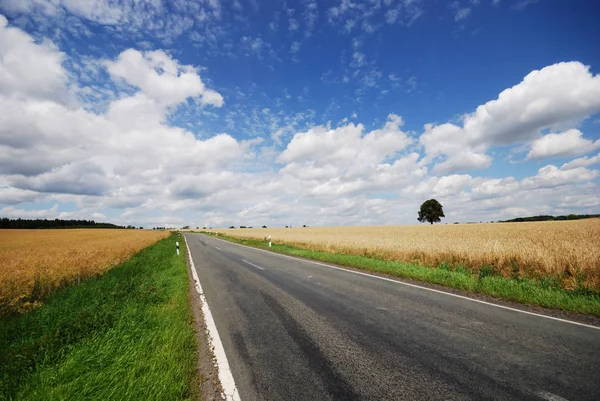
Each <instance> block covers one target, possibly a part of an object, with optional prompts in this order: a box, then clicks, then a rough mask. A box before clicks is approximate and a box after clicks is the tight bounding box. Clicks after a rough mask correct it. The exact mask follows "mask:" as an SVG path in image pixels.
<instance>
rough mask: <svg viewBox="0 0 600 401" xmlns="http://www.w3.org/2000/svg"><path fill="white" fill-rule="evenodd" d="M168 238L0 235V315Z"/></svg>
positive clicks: (99, 233) (71, 232) (87, 232)
mask: <svg viewBox="0 0 600 401" xmlns="http://www.w3.org/2000/svg"><path fill="white" fill-rule="evenodd" d="M168 235H169V232H166V231H149V230H126V229H121V230H119V229H58V230H0V312H1V311H2V310H5V311H6V310H13V309H20V310H26V309H28V308H31V307H33V306H35V305H36V304H38V303H39V299H40V298H41V297H43V296H45V295H47V294H48V293H50V292H51V291H52V290H54V289H56V288H60V287H62V286H64V285H65V284H68V283H71V282H76V281H78V280H81V279H84V278H87V277H90V276H93V275H96V274H101V273H103V272H104V271H106V270H108V269H110V268H111V267H113V266H115V265H117V264H118V263H120V262H123V261H125V260H126V259H128V258H130V257H131V256H133V255H134V254H135V253H137V252H138V251H140V250H141V249H143V248H145V247H147V246H149V245H151V244H154V243H155V242H157V241H158V240H160V239H162V238H165V237H167V236H168Z"/></svg>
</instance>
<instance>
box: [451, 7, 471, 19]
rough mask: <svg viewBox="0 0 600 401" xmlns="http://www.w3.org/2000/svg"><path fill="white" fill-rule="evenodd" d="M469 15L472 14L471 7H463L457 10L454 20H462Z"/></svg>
mask: <svg viewBox="0 0 600 401" xmlns="http://www.w3.org/2000/svg"><path fill="white" fill-rule="evenodd" d="M469 15H471V9H470V8H469V7H465V8H461V9H460V10H457V11H456V14H455V15H454V20H455V21H462V20H464V19H465V18H467V17H468V16H469Z"/></svg>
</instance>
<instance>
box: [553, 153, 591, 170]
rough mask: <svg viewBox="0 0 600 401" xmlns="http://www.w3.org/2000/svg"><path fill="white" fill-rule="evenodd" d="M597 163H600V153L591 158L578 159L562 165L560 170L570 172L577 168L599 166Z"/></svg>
mask: <svg viewBox="0 0 600 401" xmlns="http://www.w3.org/2000/svg"><path fill="white" fill-rule="evenodd" d="M599 163H600V153H598V154H597V155H596V156H592V157H581V158H579V159H575V160H571V161H570V162H568V163H565V164H563V165H562V167H561V169H562V170H570V169H572V168H577V167H588V166H593V165H594V164H599Z"/></svg>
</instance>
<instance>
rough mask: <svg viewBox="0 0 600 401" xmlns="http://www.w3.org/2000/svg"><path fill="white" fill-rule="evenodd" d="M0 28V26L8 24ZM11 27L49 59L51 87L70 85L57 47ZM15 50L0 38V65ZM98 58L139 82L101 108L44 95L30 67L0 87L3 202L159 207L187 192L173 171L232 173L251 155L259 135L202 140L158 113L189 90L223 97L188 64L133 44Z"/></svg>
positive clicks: (217, 99) (35, 56)
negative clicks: (62, 199) (66, 199)
mask: <svg viewBox="0 0 600 401" xmlns="http://www.w3.org/2000/svg"><path fill="white" fill-rule="evenodd" d="M0 29H3V30H4V31H5V30H6V26H3V27H2V28H0ZM10 29H13V28H10ZM4 31H3V32H4ZM15 32H16V33H17V34H16V35H15ZM9 34H10V35H12V36H11V37H12V38H16V39H17V40H18V41H19V42H18V43H21V44H24V46H23V47H24V48H25V49H26V51H27V52H28V53H27V57H28V58H30V59H31V60H48V63H47V64H48V67H49V68H48V69H47V70H46V71H42V72H41V73H40V74H45V75H42V76H43V77H44V79H45V80H47V81H48V82H49V83H53V84H52V85H53V86H52V88H53V90H56V91H58V92H60V91H62V92H64V93H69V87H68V86H67V82H68V79H66V78H65V77H66V76H67V73H66V72H65V70H64V69H63V68H62V65H61V63H60V62H61V60H62V57H63V55H62V53H60V52H59V51H58V50H57V49H56V48H54V47H52V46H49V45H48V44H47V43H41V44H35V43H34V42H33V40H32V39H31V38H30V37H29V36H28V35H26V34H24V33H22V32H21V31H19V30H16V29H15V31H13V32H10V33H9ZM0 37H4V35H0ZM21 54H23V48H18V47H15V46H11V45H9V46H2V47H0V71H7V70H8V69H9V68H11V62H12V60H15V59H19V58H20V56H21ZM104 65H105V66H106V68H107V70H108V71H109V72H110V74H111V76H112V77H114V78H119V79H123V80H124V81H125V82H126V83H128V84H129V85H133V86H134V87H136V88H139V91H138V92H137V93H134V94H132V95H126V96H124V97H122V98H120V99H117V100H114V101H112V102H111V103H110V105H109V108H108V110H107V112H106V113H104V114H95V113H92V112H89V111H87V110H85V109H83V108H82V107H81V106H79V105H77V104H68V105H67V104H63V103H62V102H60V99H53V98H52V97H51V96H47V95H48V94H47V92H46V90H45V88H44V87H43V84H40V86H41V87H42V88H41V90H40V91H39V92H38V91H36V88H35V86H34V85H32V82H33V83H34V84H37V81H36V80H37V79H38V77H37V76H35V74H34V75H33V76H25V77H23V79H22V80H19V81H15V82H12V83H11V85H12V86H10V91H6V90H4V91H2V92H0V108H2V110H3V113H0V149H2V151H1V152H0V174H2V176H1V177H2V181H3V182H5V183H6V184H3V188H2V191H1V198H0V199H1V200H0V201H1V202H4V204H14V203H15V202H17V201H19V202H24V201H33V200H35V199H36V198H38V197H40V195H39V194H40V193H47V194H65V195H62V196H71V197H72V200H73V201H75V202H77V203H78V204H81V205H83V204H84V203H86V204H89V205H94V207H96V208H102V207H137V208H142V209H143V208H144V206H143V205H153V206H154V207H155V208H160V207H162V206H163V205H164V204H165V203H166V204H168V203H169V200H172V199H173V198H177V197H179V196H186V191H185V188H183V187H182V186H181V185H182V184H181V182H180V181H177V180H175V179H174V178H175V177H178V176H183V177H194V176H197V177H198V182H202V183H206V177H214V178H213V179H214V180H216V181H223V180H228V179H233V178H234V177H235V176H234V175H232V174H229V175H228V174H227V173H226V172H227V171H228V170H229V169H232V168H233V165H234V163H235V162H237V161H238V160H240V159H241V158H242V156H243V155H244V154H250V152H249V151H250V148H251V147H252V146H256V144H257V141H254V142H252V141H246V142H238V141H237V140H235V139H234V138H233V137H231V136H230V135H228V134H224V133H223V134H219V135H215V136H212V137H208V138H207V139H204V140H200V139H197V138H196V137H195V136H194V135H193V134H192V133H190V132H188V131H186V130H184V129H181V128H177V127H170V126H167V125H166V124H165V123H164V122H163V121H164V120H165V117H166V115H167V113H168V112H169V110H170V109H169V107H168V106H172V105H175V104H178V103H179V102H182V101H185V100H186V99H187V98H190V97H191V98H194V99H196V101H197V102H199V103H201V104H212V105H215V106H220V105H221V104H222V102H223V99H222V96H221V95H220V94H218V93H217V92H216V91H214V90H211V89H208V88H206V86H205V85H204V83H203V82H202V81H201V79H200V76H199V75H198V72H197V70H196V69H195V68H193V67H191V66H186V65H181V64H179V63H178V62H177V61H176V60H174V59H172V58H171V57H170V56H169V55H167V54H166V53H164V52H161V51H156V52H146V53H142V52H138V51H136V50H131V49H130V50H126V51H124V52H122V53H121V54H120V55H119V57H118V58H117V59H116V60H111V61H106V62H105V63H104ZM23 68H26V66H25V67H23ZM8 71H10V70H8ZM3 79H4V78H3ZM2 82H3V83H4V82H6V80H3V81H2ZM6 87H8V85H7V86H4V85H2V88H6ZM212 172H214V174H211V173H212ZM201 179H204V181H201ZM220 184H221V183H220ZM177 185H179V187H178V186H177ZM206 185H207V186H208V184H206ZM170 188H171V189H170ZM52 196H56V195H52ZM147 207H149V206H147ZM3 211H4V212H5V213H6V214H7V215H14V214H17V213H20V212H19V211H18V210H17V209H14V210H13V209H3ZM96 212H97V210H95V211H94V210H91V211H90V213H96ZM29 215H30V214H29V213H23V216H29Z"/></svg>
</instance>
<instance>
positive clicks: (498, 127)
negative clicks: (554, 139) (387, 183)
mask: <svg viewBox="0 0 600 401" xmlns="http://www.w3.org/2000/svg"><path fill="white" fill-rule="evenodd" d="M599 111H600V76H598V75H592V73H591V72H590V71H589V67H587V66H585V65H583V64H581V63H579V62H568V63H558V64H553V65H551V66H548V67H545V68H543V69H541V70H536V71H532V72H531V73H529V74H528V75H527V76H526V77H525V78H524V79H523V81H521V82H520V83H519V84H517V85H515V86H513V87H512V88H509V89H506V90H504V91H503V92H501V93H500V94H499V95H498V98H497V99H495V100H492V101H489V102H487V103H485V104H483V105H481V106H479V107H477V109H476V111H475V112H473V113H471V114H467V115H465V116H463V118H462V126H460V125H456V124H451V123H446V124H441V125H431V124H429V125H426V127H425V132H424V133H423V135H421V137H420V142H421V144H422V145H423V146H424V147H425V151H426V152H427V157H428V160H433V159H435V158H436V157H438V156H441V157H442V159H443V160H442V161H441V162H440V163H439V164H437V165H436V167H435V171H437V172H440V173H441V172H446V173H447V172H454V171H459V170H467V169H477V168H485V167H488V166H489V165H490V163H491V158H490V157H489V156H488V155H487V154H486V152H487V151H488V150H489V148H490V147H492V146H508V145H514V144H518V143H527V142H529V141H531V140H534V139H536V138H537V137H539V135H540V132H541V131H542V130H544V129H550V130H553V131H556V130H560V129H565V128H570V126H572V125H573V124H576V123H578V122H579V121H581V120H583V119H584V118H586V117H588V116H590V115H593V114H594V113H597V112H599Z"/></svg>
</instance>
